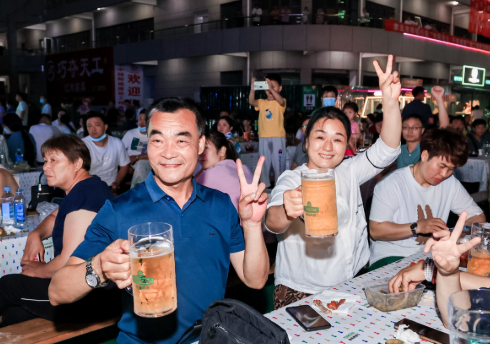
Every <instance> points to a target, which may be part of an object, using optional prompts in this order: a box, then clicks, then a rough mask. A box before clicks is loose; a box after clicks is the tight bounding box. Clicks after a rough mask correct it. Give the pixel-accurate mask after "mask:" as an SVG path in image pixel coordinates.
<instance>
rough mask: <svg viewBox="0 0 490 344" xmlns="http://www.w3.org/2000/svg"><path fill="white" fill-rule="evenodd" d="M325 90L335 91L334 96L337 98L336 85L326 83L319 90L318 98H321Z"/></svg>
mask: <svg viewBox="0 0 490 344" xmlns="http://www.w3.org/2000/svg"><path fill="white" fill-rule="evenodd" d="M327 92H333V93H335V98H337V96H338V95H339V91H338V90H337V87H335V86H333V85H327V86H323V87H322V89H321V91H320V98H323V95H324V94H325V93H327Z"/></svg>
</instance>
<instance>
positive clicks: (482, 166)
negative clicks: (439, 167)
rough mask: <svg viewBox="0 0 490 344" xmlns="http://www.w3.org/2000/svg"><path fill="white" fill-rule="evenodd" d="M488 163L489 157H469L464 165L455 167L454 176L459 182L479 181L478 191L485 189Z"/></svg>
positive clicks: (486, 188)
mask: <svg viewBox="0 0 490 344" xmlns="http://www.w3.org/2000/svg"><path fill="white" fill-rule="evenodd" d="M489 164H490V157H488V158H486V157H477V158H469V159H468V162H467V163H466V165H464V166H462V167H458V168H457V169H456V171H455V176H456V178H457V179H458V180H459V181H461V182H466V183H480V189H479V190H478V191H487V190H488V174H489Z"/></svg>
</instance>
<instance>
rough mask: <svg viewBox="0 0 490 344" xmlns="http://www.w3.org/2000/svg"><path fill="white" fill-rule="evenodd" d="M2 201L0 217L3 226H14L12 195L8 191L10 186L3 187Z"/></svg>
mask: <svg viewBox="0 0 490 344" xmlns="http://www.w3.org/2000/svg"><path fill="white" fill-rule="evenodd" d="M3 191H4V192H3V195H2V198H1V201H2V218H3V225H4V226H9V225H10V226H15V215H14V195H12V193H11V192H10V186H6V187H4V188H3Z"/></svg>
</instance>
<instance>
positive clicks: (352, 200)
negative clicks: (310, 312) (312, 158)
mask: <svg viewBox="0 0 490 344" xmlns="http://www.w3.org/2000/svg"><path fill="white" fill-rule="evenodd" d="M399 154H400V147H398V148H396V149H394V148H390V147H388V146H387V145H386V144H385V143H384V142H383V141H382V140H381V138H380V139H378V140H377V141H376V143H375V144H374V145H373V146H372V147H371V148H369V149H368V150H367V151H365V152H363V153H361V154H358V155H357V156H355V157H353V158H350V159H346V160H344V161H343V162H342V163H341V164H340V165H339V166H337V167H336V168H335V187H336V194H337V215H338V230H339V233H338V235H337V236H336V237H332V238H324V239H319V238H310V237H306V236H305V226H304V223H303V222H302V221H301V220H300V219H295V220H294V221H293V222H292V223H291V225H290V226H289V228H288V229H287V230H286V232H285V233H283V234H279V235H278V240H279V245H278V249H277V257H276V269H275V284H276V285H278V284H282V285H285V286H287V287H289V288H292V289H294V290H297V291H301V292H304V293H310V294H315V293H319V292H321V291H323V290H324V289H325V288H327V287H330V286H335V285H338V284H339V283H341V282H343V281H346V280H348V279H351V278H353V277H354V276H355V274H356V273H357V272H359V270H360V269H361V268H362V267H363V266H364V265H366V264H367V262H368V261H369V246H368V233H367V223H366V219H365V216H364V208H363V204H362V199H361V192H360V189H359V186H360V185H361V184H363V183H364V182H366V181H368V180H369V179H371V178H373V177H374V176H375V175H377V174H378V173H380V172H381V171H382V170H383V169H384V168H385V167H386V166H388V165H390V164H391V163H393V162H394V161H395V160H396V158H397V157H398V155H399ZM307 169H308V168H307V167H306V164H304V165H301V166H299V167H298V168H296V169H295V170H294V171H285V172H284V173H283V174H281V176H280V177H279V179H278V180H277V184H276V187H275V188H274V190H272V193H271V199H270V203H269V204H268V205H267V208H270V207H273V206H278V205H283V203H284V196H283V194H284V192H285V191H287V190H291V189H296V188H297V187H298V186H300V185H301V171H304V170H307Z"/></svg>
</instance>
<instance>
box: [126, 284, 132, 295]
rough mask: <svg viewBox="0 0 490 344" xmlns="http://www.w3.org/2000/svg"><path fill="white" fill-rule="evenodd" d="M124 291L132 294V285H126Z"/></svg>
mask: <svg viewBox="0 0 490 344" xmlns="http://www.w3.org/2000/svg"><path fill="white" fill-rule="evenodd" d="M126 291H127V292H128V294H129V295H131V296H133V287H132V286H129V287H126Z"/></svg>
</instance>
